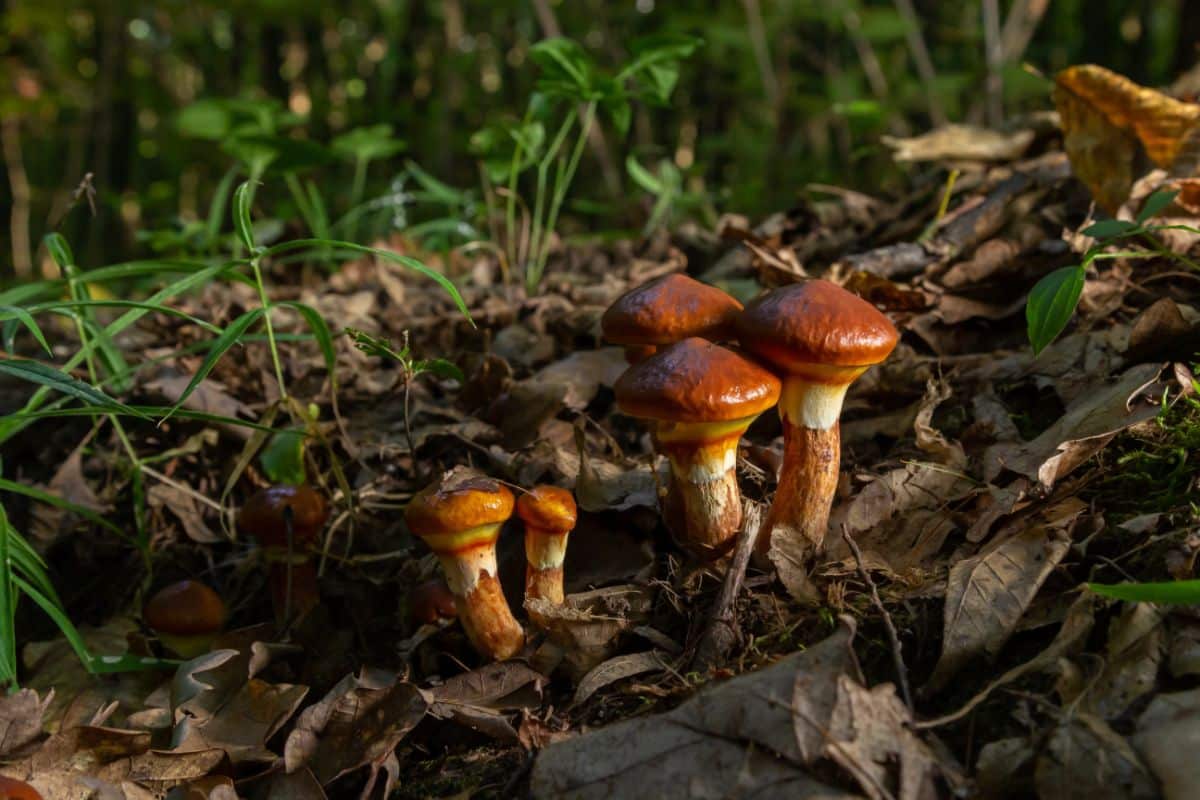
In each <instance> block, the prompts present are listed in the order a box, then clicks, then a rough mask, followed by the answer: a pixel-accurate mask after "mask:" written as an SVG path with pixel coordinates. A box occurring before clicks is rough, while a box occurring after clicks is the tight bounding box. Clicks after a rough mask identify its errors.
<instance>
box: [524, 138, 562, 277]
mask: <svg viewBox="0 0 1200 800" xmlns="http://www.w3.org/2000/svg"><path fill="white" fill-rule="evenodd" d="M574 122H575V117H574V116H572V115H570V114H568V115H567V117H566V119H564V120H563V122H562V125H560V126H559V128H558V133H556V134H554V139H553V141H552V142H551V143H550V148H549V149H548V150H547V151H546V155H545V156H543V157H542V160H541V161H539V162H538V177H537V194H536V195H535V199H534V206H533V234H532V235H531V236H530V237H529V250H530V252H529V253H528V254H526V260H525V262H524V263H522V265H521V266H522V269H523V270H524V272H525V288H526V291H529V292H531V293H532V292H533V291H534V290H535V289H536V288H537V284H538V280H532V279H531V278H532V275H531V272H530V264H529V261H528V259H529V258H530V257H532V258H533V259H534V260H535V261H536V260H537V257H538V253H540V252H541V250H542V236H543V235H544V234H543V229H544V226H543V224H542V211H543V210H544V209H545V206H546V175H547V174H548V173H549V171H550V165H551V164H552V163H553V162H554V159H555V158H557V157H558V151H559V150H561V149H562V146H563V143H564V142H565V141H566V139H567V134H568V133H569V132H570V130H571V125H572V124H574ZM540 278H541V276H540V275H539V276H538V279H539V280H540Z"/></svg>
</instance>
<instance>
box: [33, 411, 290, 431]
mask: <svg viewBox="0 0 1200 800" xmlns="http://www.w3.org/2000/svg"><path fill="white" fill-rule="evenodd" d="M130 408H131V409H133V411H135V412H136V413H137V417H138V418H139V419H144V418H145V417H161V416H163V415H164V414H170V415H171V417H173V418H174V419H185V420H190V421H193V422H207V423H212V424H215V425H236V426H238V427H240V428H249V429H251V430H256V431H268V432H269V431H271V430H272V428H270V427H268V426H266V425H262V424H260V423H257V422H251V421H250V420H247V419H238V418H237V417H226V416H222V415H221V414H212V413H210V412H207V411H194V410H192V409H190V408H181V409H178V410H173V409H172V408H171V407H169V406H142V405H137V406H130ZM114 413H119V412H114V411H107V410H104V409H99V408H92V407H90V406H83V407H79V406H74V407H71V408H60V409H52V410H49V409H44V410H42V411H21V412H17V413H15V414H11V415H10V418H11V419H12V420H13V421H15V422H33V421H36V420H39V419H58V418H59V417H104V416H108V415H109V414H114Z"/></svg>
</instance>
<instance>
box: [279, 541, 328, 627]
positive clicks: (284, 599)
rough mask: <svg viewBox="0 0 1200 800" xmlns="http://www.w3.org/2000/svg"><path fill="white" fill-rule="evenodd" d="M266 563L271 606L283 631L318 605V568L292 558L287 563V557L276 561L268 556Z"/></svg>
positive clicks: (305, 559) (310, 563)
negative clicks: (267, 563) (283, 628)
mask: <svg viewBox="0 0 1200 800" xmlns="http://www.w3.org/2000/svg"><path fill="white" fill-rule="evenodd" d="M267 560H268V562H269V566H268V568H267V582H268V584H269V585H270V588H271V606H272V608H274V609H275V623H276V624H277V625H278V626H279V627H281V628H282V627H286V626H287V625H288V623H290V622H291V621H292V620H294V619H299V618H300V617H303V616H304V615H306V614H307V613H308V612H310V611H312V610H313V609H314V608H316V607H317V606H319V605H320V604H321V590H320V587H319V585H318V581H317V568H316V565H315V564H313V563H312V560H311V559H309V558H307V557H306V558H303V559H301V558H299V557H297V556H293V557H292V560H291V561H290V562H289V561H288V559H287V557H286V555H284V556H281V557H278V558H276V557H273V556H270V555H268V556H267Z"/></svg>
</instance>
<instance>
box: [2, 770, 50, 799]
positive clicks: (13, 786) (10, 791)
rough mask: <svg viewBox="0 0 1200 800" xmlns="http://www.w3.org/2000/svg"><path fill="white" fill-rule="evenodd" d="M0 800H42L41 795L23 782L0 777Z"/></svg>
mask: <svg viewBox="0 0 1200 800" xmlns="http://www.w3.org/2000/svg"><path fill="white" fill-rule="evenodd" d="M0 800H42V795H41V794H40V793H39V792H38V790H37V789H35V788H33V787H32V786H30V785H29V784H28V783H26V782H25V781H19V780H17V779H16V778H6V777H4V776H3V775H0Z"/></svg>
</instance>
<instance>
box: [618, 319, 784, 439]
mask: <svg viewBox="0 0 1200 800" xmlns="http://www.w3.org/2000/svg"><path fill="white" fill-rule="evenodd" d="M614 389H615V391H616V396H617V405H618V407H620V409H621V411H623V412H624V413H626V414H629V415H630V416H634V417H643V418H647V419H656V420H663V421H668V422H685V423H687V422H696V423H704V422H725V421H734V420H740V419H746V418H747V417H753V416H756V415H758V414H761V413H762V412H763V411H765V410H767V409H768V408H770V407H771V406H773V405H775V402H776V401H777V400H778V399H779V389H780V385H779V379H778V378H777V377H775V376H774V375H773V374H772V373H770V372H768V371H767V370H766V369H763V368H762V367H760V366H759V365H757V364H755V363H754V362H752V361H748V360H746V359H745V358H742V357H741V356H739V355H738V354H737V353H735V352H733V351H732V350H726V349H725V348H724V347H721V346H719V345H715V344H713V343H712V342H709V341H706V340H704V339H700V338H696V337H693V338H690V339H684V340H683V341H682V342H677V343H675V344H673V345H671V346H670V347H666V348H664V349H662V350H660V351H659V352H658V353H656V354H655V355H653V356H651V357H650V358H648V359H646V360H645V361H642V362H641V363H639V364H635V365H634V366H632V367H630V368H629V369H627V370H626V371H625V372H624V374H622V375H621V377H620V378H618V379H617V382H616V384H615V386H614Z"/></svg>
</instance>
